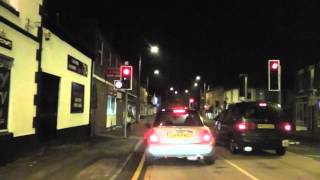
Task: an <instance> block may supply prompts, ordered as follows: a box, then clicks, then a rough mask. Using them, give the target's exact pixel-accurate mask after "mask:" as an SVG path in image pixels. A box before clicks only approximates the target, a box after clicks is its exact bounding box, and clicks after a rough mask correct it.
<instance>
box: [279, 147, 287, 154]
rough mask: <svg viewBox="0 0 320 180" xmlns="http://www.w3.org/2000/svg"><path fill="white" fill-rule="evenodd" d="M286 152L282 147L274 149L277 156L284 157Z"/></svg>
mask: <svg viewBox="0 0 320 180" xmlns="http://www.w3.org/2000/svg"><path fill="white" fill-rule="evenodd" d="M286 152H287V149H286V148H284V147H281V148H278V149H276V153H277V155H279V156H283V155H285V154H286Z"/></svg>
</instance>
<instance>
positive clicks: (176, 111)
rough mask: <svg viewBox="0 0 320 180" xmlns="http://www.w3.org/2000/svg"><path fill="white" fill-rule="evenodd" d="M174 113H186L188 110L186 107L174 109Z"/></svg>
mask: <svg viewBox="0 0 320 180" xmlns="http://www.w3.org/2000/svg"><path fill="white" fill-rule="evenodd" d="M173 113H175V114H184V113H186V110H185V109H174V110H173Z"/></svg>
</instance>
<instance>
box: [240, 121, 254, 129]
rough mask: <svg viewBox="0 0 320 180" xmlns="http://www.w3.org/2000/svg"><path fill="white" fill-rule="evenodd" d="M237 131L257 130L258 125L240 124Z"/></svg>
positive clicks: (250, 123)
mask: <svg viewBox="0 0 320 180" xmlns="http://www.w3.org/2000/svg"><path fill="white" fill-rule="evenodd" d="M236 129H237V130H239V131H246V130H253V129H256V124H255V123H253V122H240V123H238V124H236Z"/></svg>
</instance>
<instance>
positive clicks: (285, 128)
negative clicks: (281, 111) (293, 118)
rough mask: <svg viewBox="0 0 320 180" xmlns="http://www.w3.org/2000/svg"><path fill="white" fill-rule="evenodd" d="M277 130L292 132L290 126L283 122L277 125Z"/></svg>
mask: <svg viewBox="0 0 320 180" xmlns="http://www.w3.org/2000/svg"><path fill="white" fill-rule="evenodd" d="M279 128H280V129H282V130H284V131H286V132H290V131H291V130H292V125H291V124H290V123H288V122H283V123H281V124H280V125H279Z"/></svg>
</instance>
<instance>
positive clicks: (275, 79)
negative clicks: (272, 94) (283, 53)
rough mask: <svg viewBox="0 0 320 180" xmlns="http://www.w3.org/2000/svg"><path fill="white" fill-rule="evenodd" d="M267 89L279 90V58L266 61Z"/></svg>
mask: <svg viewBox="0 0 320 180" xmlns="http://www.w3.org/2000/svg"><path fill="white" fill-rule="evenodd" d="M268 90H269V91H280V90H281V65H280V60H269V61H268Z"/></svg>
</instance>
